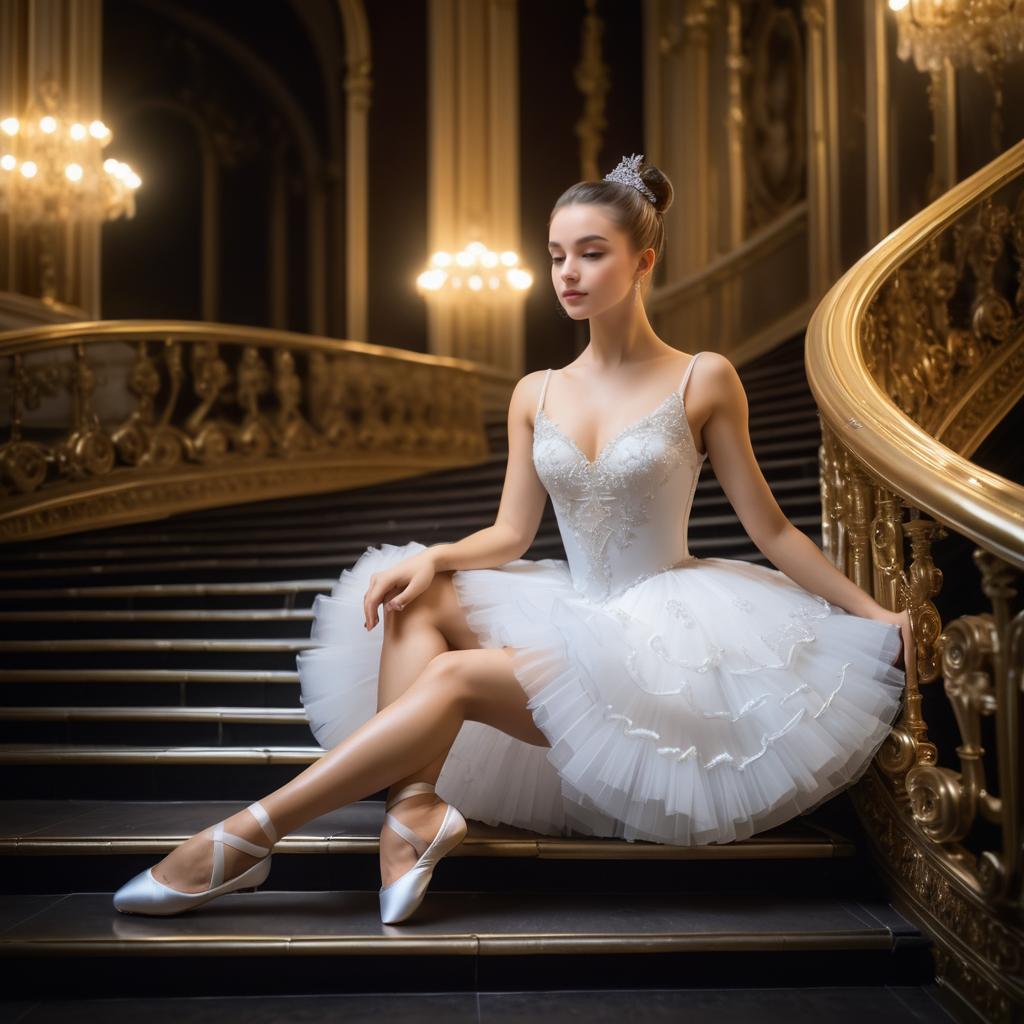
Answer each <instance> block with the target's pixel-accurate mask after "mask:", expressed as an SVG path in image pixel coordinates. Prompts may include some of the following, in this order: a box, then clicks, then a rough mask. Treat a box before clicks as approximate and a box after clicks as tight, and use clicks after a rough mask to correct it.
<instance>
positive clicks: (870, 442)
mask: <svg viewBox="0 0 1024 1024" xmlns="http://www.w3.org/2000/svg"><path fill="white" fill-rule="evenodd" d="M1022 170H1024V141H1022V142H1019V143H1017V144H1016V145H1014V146H1012V147H1010V148H1009V149H1008V150H1006V151H1005V152H1004V153H1003V154H1001V155H1000V156H999V157H997V158H996V159H995V160H993V161H992V162H991V163H990V164H988V165H986V166H985V167H983V168H982V169H981V170H980V171H977V172H976V173H975V174H972V175H971V176H970V177H969V178H966V179H965V180H964V181H962V182H960V183H959V184H958V185H956V186H955V187H954V188H952V189H950V190H949V191H948V192H946V193H945V194H944V195H942V196H941V197H940V198H939V199H937V200H936V201H935V202H934V203H932V204H931V205H930V206H927V207H926V208H925V209H923V210H921V212H920V213H918V214H916V215H915V216H913V217H911V218H910V219H909V220H908V221H906V222H905V223H904V224H902V225H901V226H900V227H898V228H896V230H894V231H893V232H891V233H890V234H889V235H887V236H886V237H885V238H883V239H882V240H881V241H880V242H879V243H878V244H877V245H875V246H874V248H872V249H870V250H869V251H868V252H867V253H865V254H864V255H863V256H862V257H861V258H860V259H859V260H858V261H857V262H856V263H855V264H854V265H853V266H852V267H851V268H850V269H849V270H848V271H847V272H846V273H845V274H844V275H843V276H842V277H841V278H839V280H838V281H836V283H835V284H834V285H833V286H832V287H831V288H830V289H829V291H828V292H827V293H826V294H825V296H824V298H823V299H822V300H821V302H820V303H819V304H818V306H817V308H816V309H815V310H814V313H813V314H812V315H811V319H810V322H809V323H808V325H807V344H806V350H805V363H806V370H807V379H808V382H809V384H810V387H811V391H812V393H813V394H814V397H815V400H816V401H817V404H818V408H819V410H820V411H821V415H822V418H823V419H824V421H825V422H826V423H827V424H828V426H829V427H830V428H831V429H832V430H833V431H834V432H835V433H836V435H838V437H839V438H840V440H841V441H842V442H843V443H844V444H845V445H846V446H847V447H848V449H849V450H850V451H851V452H852V453H853V454H854V455H855V456H856V457H857V458H858V459H859V460H860V461H861V462H863V463H864V464H865V465H867V466H870V467H871V470H872V474H873V475H874V476H876V477H877V478H878V479H879V480H881V481H882V482H884V483H885V485H886V486H887V487H889V488H891V489H892V490H893V491H895V492H896V493H898V494H900V495H902V496H903V497H904V498H906V499H907V500H908V501H909V502H910V503H912V504H913V505H914V506H915V507H917V508H918V509H921V510H922V511H925V512H927V513H928V514H929V515H930V516H932V517H933V518H934V519H935V520H937V521H938V522H941V523H943V524H945V525H946V526H949V527H950V528H951V529H953V530H955V531H956V532H957V533H959V534H961V535H963V536H965V537H969V538H970V539H971V540H973V541H974V542H975V543H976V544H978V545H979V546H980V547H982V548H984V549H985V550H986V551H990V552H992V553H993V554H995V555H997V556H998V557H1000V558H1002V559H1004V560H1005V561H1007V562H1009V563H1011V564H1012V565H1015V566H1016V567H1017V568H1020V569H1024V487H1022V486H1020V485H1019V484H1016V483H1014V482H1012V481H1010V480H1006V479H1005V478H1003V477H1001V476H999V474H997V473H993V472H990V471H989V470H987V469H984V468H983V467H981V466H978V465H976V464H974V463H973V462H971V461H970V460H969V459H966V458H963V457H962V456H961V455H959V454H958V453H957V452H955V451H952V450H951V449H950V448H947V447H946V446H945V445H944V444H942V443H941V442H939V441H937V440H936V439H935V438H934V437H932V436H931V435H930V434H928V433H927V432H926V431H925V430H923V429H922V428H921V427H919V426H918V425H917V424H916V423H915V422H914V421H913V420H912V419H910V417H908V416H906V415H905V414H904V413H903V412H901V411H900V409H899V408H897V406H896V405H895V404H893V402H892V401H890V399H889V397H888V396H887V395H886V394H885V393H884V392H883V391H882V389H881V388H880V387H879V385H878V383H877V382H876V381H875V378H874V377H873V376H872V374H871V371H870V370H869V368H868V365H867V362H866V361H865V358H864V353H863V351H862V348H861V345H860V344H859V339H860V338H861V331H862V329H863V323H864V318H865V313H866V311H867V309H868V306H869V305H870V304H871V302H872V300H873V299H874V297H875V295H876V293H877V292H878V290H879V288H880V287H881V286H882V284H883V283H884V282H885V281H886V279H887V278H888V277H889V276H890V275H891V274H892V273H893V272H894V271H895V270H896V268H897V267H898V266H899V265H900V264H902V263H904V262H905V261H906V260H907V258H908V256H910V255H911V254H912V253H914V252H916V251H918V250H919V249H921V248H922V247H923V246H924V245H925V244H926V243H927V242H928V241H929V240H930V239H932V238H934V237H935V236H936V235H938V234H940V233H941V232H943V231H944V230H946V229H947V228H948V227H949V226H950V225H951V224H952V223H953V222H954V221H956V220H957V218H959V217H960V216H961V215H962V214H963V213H964V212H965V211H966V210H968V209H969V208H970V207H972V206H975V205H976V204H978V203H979V202H980V201H981V200H982V199H984V198H985V197H987V196H989V195H991V194H992V193H994V192H996V191H997V190H998V189H1000V188H1001V187H1003V186H1004V185H1006V184H1007V183H1008V182H1009V181H1011V179H1013V178H1014V177H1017V176H1018V175H1020V174H1021V173H1022ZM851 339H856V340H851Z"/></svg>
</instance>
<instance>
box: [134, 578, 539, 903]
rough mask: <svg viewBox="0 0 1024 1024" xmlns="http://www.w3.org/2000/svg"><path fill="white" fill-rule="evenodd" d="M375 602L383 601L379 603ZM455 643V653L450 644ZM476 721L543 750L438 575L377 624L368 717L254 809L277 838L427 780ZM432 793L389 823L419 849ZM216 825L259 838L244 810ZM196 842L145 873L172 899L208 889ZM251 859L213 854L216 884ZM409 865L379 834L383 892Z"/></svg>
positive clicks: (392, 837) (493, 656)
mask: <svg viewBox="0 0 1024 1024" xmlns="http://www.w3.org/2000/svg"><path fill="white" fill-rule="evenodd" d="M386 600H390V595H388V596H387V598H386ZM459 645H465V646H459ZM467 720H469V721H477V722H483V723H485V724H486V725H491V726H493V727H494V728H496V729H500V730H501V731H502V732H505V733H508V734H509V735H510V736H513V737H515V738H516V739H520V740H523V741H524V742H526V743H530V744H533V745H536V746H548V745H549V744H548V741H547V738H546V737H545V736H544V734H543V733H542V732H541V731H540V729H538V728H537V726H536V724H535V723H534V721H533V716H532V714H531V713H530V710H529V708H528V707H527V698H526V693H525V691H524V690H523V688H522V686H521V685H520V683H519V681H518V679H517V678H516V676H515V674H514V673H513V672H512V668H511V660H510V658H509V656H508V649H507V648H501V649H483V648H480V647H479V646H478V645H477V642H476V638H475V636H474V635H473V633H472V631H471V630H470V629H469V626H468V625H467V624H466V620H465V615H464V613H463V611H462V609H461V607H460V606H459V604H458V600H457V598H456V597H455V593H454V588H453V584H452V581H451V571H447V572H439V573H438V574H437V575H436V576H435V577H434V580H433V581H432V583H431V585H430V586H429V587H428V588H427V590H425V591H423V593H422V594H419V595H418V596H417V597H416V598H415V599H414V600H413V601H412V602H411V603H410V604H409V605H407V606H406V608H405V609H403V610H402V611H390V610H389V611H387V612H386V614H385V616H384V644H383V650H382V655H381V671H380V685H379V689H378V711H377V713H376V714H375V715H374V716H373V718H371V719H369V721H367V722H364V723H363V724H362V725H361V726H360V727H359V728H358V729H356V730H354V731H353V732H352V733H351V734H350V735H349V736H347V737H346V738H345V739H344V740H342V741H341V743H339V744H338V745H337V746H336V747H334V748H333V749H332V750H329V751H327V753H325V754H324V755H323V756H321V757H320V758H318V759H317V760H316V761H314V762H313V764H311V765H309V766H308V767H307V768H305V769H304V770H303V771H302V772H300V773H299V774H298V775H297V776H296V777H295V778H294V779H292V780H291V781H290V782H288V783H286V784H285V785H284V786H281V787H280V788H278V789H276V790H274V791H273V792H271V793H269V794H268V795H267V796H265V797H261V798H260V803H262V804H263V806H264V808H266V811H267V813H268V814H269V815H270V818H271V821H272V822H273V824H274V828H275V829H276V831H277V834H278V836H279V837H281V836H285V835H287V834H288V833H289V832H292V831H293V830H294V829H296V828H298V827H299V826H300V825H302V824H304V823H305V822H307V821H311V820H312V819H313V818H317V817H319V816H320V815H321V814H326V813H327V812H328V811H331V810H334V809H335V808H337V807H343V806H345V805H347V804H350V803H353V802H354V801H356V800H362V799H364V798H365V797H367V796H369V795H371V794H373V793H376V792H378V791H379V790H381V789H383V788H384V787H386V786H387V787H391V788H390V792H396V791H397V789H398V788H399V787H401V786H404V785H407V784H408V783H409V782H418V781H424V782H436V781H437V777H438V775H439V774H440V771H441V767H442V765H443V764H444V760H445V758H446V757H447V755H448V751H449V750H450V749H451V745H452V743H453V742H454V741H455V737H456V736H457V735H458V732H459V730H460V729H461V728H462V724H463V722H465V721H467ZM444 810H445V804H444V803H443V802H441V801H440V800H439V799H438V798H437V797H435V796H434V794H432V793H425V794H417V795H416V796H412V797H409V798H407V799H406V800H403V801H402V802H401V803H400V804H398V805H396V807H395V808H393V809H392V812H391V813H392V814H396V811H397V812H398V813H397V814H396V817H399V819H400V820H401V821H402V822H403V823H404V824H406V825H408V826H409V827H410V828H412V829H413V831H415V832H417V833H418V834H419V835H421V836H423V838H424V839H427V840H428V841H429V840H430V839H432V838H433V836H434V834H435V833H436V831H437V829H438V828H439V827H440V824H441V820H442V818H443V817H444ZM224 827H225V829H226V830H227V831H229V832H234V833H235V834H236V835H239V836H241V837H242V838H244V839H248V840H249V841H250V842H253V843H257V844H265V843H266V836H265V834H264V832H263V830H262V829H261V828H260V826H259V824H258V823H257V822H256V819H255V818H254V817H253V816H252V814H251V812H249V811H248V810H247V809H243V810H241V811H239V812H238V813H237V814H235V815H233V816H232V817H230V818H227V819H226V820H225V823H224ZM208 831H209V830H204V831H203V832H199V833H196V835H194V836H193V837H192V838H190V839H187V840H186V841H185V842H183V843H182V844H181V845H179V846H178V847H176V848H175V849H174V850H172V851H171V852H170V853H169V854H168V855H167V856H166V857H165V858H164V859H163V860H162V861H160V863H159V864H157V865H155V866H154V867H153V874H154V876H155V877H156V878H157V879H158V880H159V881H161V882H163V883H164V884H166V885H169V886H171V887H172V888H174V889H178V890H179V891H181V892H199V891H202V890H203V889H205V888H206V887H207V886H208V885H209V879H210V870H211V864H212V859H211V858H212V843H210V841H209V838H208V836H207V835H206V833H207V832H208ZM257 859H258V858H256V857H254V856H251V855H250V854H248V853H245V852H244V851H242V850H238V849H236V848H234V847H230V846H226V847H225V848H224V877H225V879H230V878H234V877H235V876H236V875H238V874H240V873H241V872H242V871H244V870H245V869H246V868H248V867H250V866H251V865H252V864H254V863H255V862H256V860H257ZM415 861H416V852H415V850H414V849H413V848H412V846H411V845H410V844H409V843H408V842H406V841H405V840H404V839H402V838H401V837H399V836H398V835H397V834H392V830H391V829H390V828H385V829H384V830H383V832H382V834H381V872H382V884H383V885H389V884H390V883H391V882H392V881H393V880H394V878H397V877H398V876H399V875H402V874H404V873H405V871H407V870H408V869H409V868H410V867H412V865H413V864H414V863H415Z"/></svg>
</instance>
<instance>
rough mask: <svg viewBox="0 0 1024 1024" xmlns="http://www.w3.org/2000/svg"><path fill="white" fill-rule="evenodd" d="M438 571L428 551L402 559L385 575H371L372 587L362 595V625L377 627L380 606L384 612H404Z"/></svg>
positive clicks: (386, 571)
mask: <svg viewBox="0 0 1024 1024" xmlns="http://www.w3.org/2000/svg"><path fill="white" fill-rule="evenodd" d="M436 572H437V569H436V568H435V567H434V561H433V558H432V557H431V555H430V553H429V550H428V551H420V552H419V553H418V554H415V555H410V556H409V557H408V558H403V559H402V561H401V562H398V563H397V564H396V565H392V566H390V567H389V568H387V569H385V570H384V571H383V572H375V573H373V575H371V576H370V586H369V587H368V588H367V591H366V594H365V595H364V596H363V620H364V621H363V625H364V627H365V628H366V629H373V627H374V626H376V625H377V607H378V606H379V605H380V604H381V603H382V602H385V604H384V610H385V611H392V610H396V611H401V609H402V608H404V607H405V606H406V605H407V604H408V603H409V602H410V601H411V600H412V599H413V598H414V597H416V595H417V594H422V593H423V591H424V590H426V589H427V587H429V586H430V584H431V582H432V581H433V579H434V576H435V574H436Z"/></svg>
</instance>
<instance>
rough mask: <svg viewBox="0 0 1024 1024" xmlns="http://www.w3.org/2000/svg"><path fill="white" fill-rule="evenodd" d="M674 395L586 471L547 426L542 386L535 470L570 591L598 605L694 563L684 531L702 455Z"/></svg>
mask: <svg viewBox="0 0 1024 1024" xmlns="http://www.w3.org/2000/svg"><path fill="white" fill-rule="evenodd" d="M700 355H701V353H700V352H698V353H696V354H695V355H694V357H693V358H692V359H691V360H690V363H689V365H688V366H687V368H686V372H685V373H684V374H683V379H682V382H681V383H680V385H679V387H678V388H676V389H675V390H674V391H672V392H671V393H670V394H669V395H667V396H666V397H665V398H664V399H663V400H662V401H661V402H660V403H659V404H658V405H657V406H655V408H654V409H652V410H651V411H650V412H649V413H647V415H645V416H643V417H641V418H640V419H639V420H636V421H635V422H633V423H630V424H628V425H627V426H626V427H624V428H623V429H622V430H620V431H619V432H618V433H617V434H616V435H615V436H614V437H613V438H612V439H611V440H610V441H608V442H607V444H605V446H604V447H603V448H602V449H601V451H600V452H599V453H598V455H597V457H596V458H595V459H594V460H593V461H592V462H591V461H590V460H589V459H587V457H586V456H585V455H584V454H583V452H582V451H581V450H580V448H579V446H578V445H577V444H576V442H575V441H574V440H573V439H572V438H571V437H569V436H568V435H567V434H565V433H563V431H562V430H560V429H559V427H557V426H556V425H555V423H554V422H552V421H551V420H550V419H548V416H547V414H546V413H545V412H544V396H545V394H546V393H547V387H548V381H549V380H550V379H551V370H550V369H549V370H548V372H547V375H546V376H545V378H544V384H543V387H542V388H541V393H540V398H539V400H538V402H537V412H536V415H535V417H534V430H533V464H534V467H535V468H536V470H537V475H538V477H539V478H540V480H541V482H542V483H543V484H544V487H545V488H546V489H547V492H548V494H549V495H550V497H551V504H552V506H553V507H554V510H555V517H556V519H557V520H558V528H559V532H560V534H561V536H562V544H563V546H564V547H565V551H566V555H567V557H568V562H569V571H570V574H571V576H572V581H573V586H574V587H575V588H576V590H578V591H579V592H580V593H582V594H584V595H585V596H586V597H588V598H590V599H591V600H595V601H604V600H607V599H609V598H610V597H613V596H617V595H619V594H621V593H623V592H624V591H625V590H627V589H628V588H629V587H631V586H635V585H636V584H637V583H639V582H641V581H642V580H644V579H647V578H649V577H651V576H654V575H656V574H657V573H659V572H663V571H664V570H666V569H670V568H674V567H675V566H677V565H680V564H682V563H684V562H687V561H690V560H691V558H692V556H691V555H690V554H689V549H688V547H687V527H688V523H689V518H690V508H691V505H692V502H693V495H694V492H695V490H696V488H697V480H698V478H699V477H700V470H701V466H702V464H703V462H704V459H705V458H706V457H707V453H706V452H704V453H700V452H698V451H697V447H696V445H695V444H694V440H693V436H692V434H691V431H690V424H689V420H688V419H687V416H686V403H685V392H686V384H687V381H688V380H689V378H690V372H691V371H692V370H693V366H694V363H696V362H697V359H698V357H699V356H700Z"/></svg>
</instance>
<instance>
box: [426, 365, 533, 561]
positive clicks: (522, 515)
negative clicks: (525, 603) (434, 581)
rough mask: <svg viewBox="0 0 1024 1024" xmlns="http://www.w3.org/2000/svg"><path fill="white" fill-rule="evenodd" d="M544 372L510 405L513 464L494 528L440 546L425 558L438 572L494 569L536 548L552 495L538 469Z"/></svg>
mask: <svg viewBox="0 0 1024 1024" xmlns="http://www.w3.org/2000/svg"><path fill="white" fill-rule="evenodd" d="M544 373H545V371H544V370H536V371H534V372H533V373H528V374H526V376H525V377H522V378H520V380H519V381H518V383H517V384H516V386H515V389H514V390H513V392H512V397H511V399H510V400H509V406H508V464H507V465H506V467H505V482H504V485H503V487H502V492H501V501H500V503H499V505H498V514H497V516H496V517H495V520H494V525H493V526H487V527H485V528H484V529H482V530H477V531H476V533H471V534H469V535H468V536H466V537H463V538H462V539H461V540H458V541H456V542H455V543H452V544H435V545H432V546H431V547H429V548H427V550H426V551H425V552H423V554H425V555H427V556H429V558H430V560H431V563H432V564H433V566H434V569H435V571H442V570H446V569H489V568H492V567H495V566H499V565H504V564H505V563H506V562H510V561H512V560H513V559H515V558H520V557H521V556H522V555H523V554H524V553H525V552H526V551H527V549H528V548H529V547H530V545H531V544H532V543H533V538H534V537H536V535H537V529H538V527H539V526H540V520H541V516H542V515H543V514H544V502H545V500H546V499H547V491H545V490H544V485H543V484H542V483H541V482H540V478H539V477H538V476H537V471H536V470H535V469H534V466H533V421H532V417H533V410H534V409H535V408H536V406H537V400H538V398H539V397H540V387H541V383H542V380H543V377H544Z"/></svg>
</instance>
